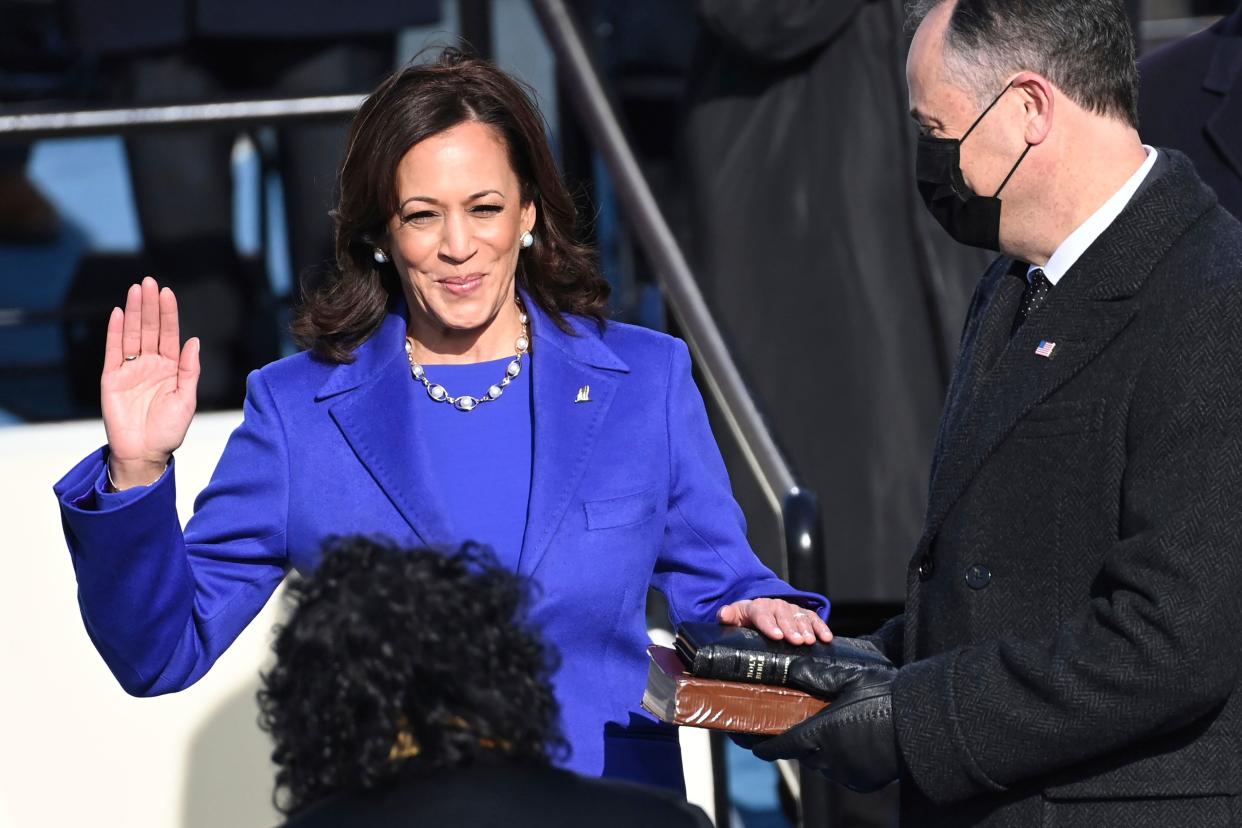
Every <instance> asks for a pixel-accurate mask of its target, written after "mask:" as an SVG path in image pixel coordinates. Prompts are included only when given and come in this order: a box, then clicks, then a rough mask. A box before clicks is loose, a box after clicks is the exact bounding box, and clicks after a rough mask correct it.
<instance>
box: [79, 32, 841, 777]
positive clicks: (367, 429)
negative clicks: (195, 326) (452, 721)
mask: <svg viewBox="0 0 1242 828" xmlns="http://www.w3.org/2000/svg"><path fill="white" fill-rule="evenodd" d="M340 189H341V195H340V202H339V204H338V206H337V208H336V209H335V210H334V211H333V217H334V219H335V221H336V256H337V267H336V271H335V273H334V275H333V276H332V277H331V278H329V279H328V280H327V281H326V282H324V283H323V284H321V285H320V286H319V287H318V288H317V289H316V290H314V291H313V292H311V293H310V295H309V296H308V298H307V300H306V303H305V305H304V306H303V308H302V309H301V312H300V314H299V316H298V317H297V319H296V321H295V325H294V331H295V333H296V334H297V335H298V336H299V337H300V339H301V341H302V343H303V344H304V345H305V346H306V349H307V350H305V351H303V352H302V353H299V354H296V355H294V356H292V357H289V358H286V359H282V360H280V361H278V362H275V363H272V364H271V365H268V366H266V367H264V368H262V369H261V370H259V371H256V372H254V373H252V374H251V375H250V377H249V381H248V386H249V390H248V392H247V399H246V404H245V420H244V422H243V423H242V425H241V426H240V427H239V428H238V430H237V431H236V432H235V433H234V434H233V436H232V438H231V439H230V441H229V443H228V445H227V447H226V448H225V451H224V456H223V457H222V458H221V460H220V463H219V466H218V467H217V468H216V471H215V474H214V476H213V478H212V481H211V483H210V485H209V486H208V487H207V489H206V490H205V491H204V492H203V493H202V494H201V495H200V496H199V498H198V501H197V503H196V511H195V514H194V517H193V518H192V519H191V520H190V521H189V523H188V524H187V525H186V527H185V529H184V531H183V530H182V527H181V524H180V521H179V520H178V517H177V512H176V508H175V501H174V463H173V459H172V456H173V452H174V450H176V449H177V447H179V446H180V445H181V443H182V441H183V439H184V438H185V434H186V430H187V429H188V428H189V424H190V421H191V418H192V416H193V414H194V407H195V383H196V382H197V378H198V376H199V359H198V353H199V352H198V341H197V340H196V339H190V340H188V341H187V342H186V343H185V344H184V346H183V345H182V343H181V341H180V337H179V327H178V321H177V320H178V314H177V300H176V297H174V295H173V293H172V291H170V290H168V289H167V288H164V289H163V290H161V289H160V287H159V285H158V284H157V283H156V281H155V280H154V279H150V278H148V279H144V280H143V282H142V283H141V284H140V285H134V286H133V287H131V288H130V291H129V295H128V296H127V297H126V303H125V308H124V310H122V309H121V308H116V309H115V310H114V311H113V315H112V319H111V321H110V323H109V328H108V337H107V358H106V361H105V365H104V369H103V378H102V401H103V412H104V427H105V429H106V431H107V435H108V444H107V445H106V446H105V447H103V448H101V449H100V450H98V451H96V452H94V453H93V454H91V455H90V456H89V457H87V458H86V459H85V460H83V461H82V462H81V463H80V464H78V466H77V467H76V468H74V469H73V470H72V471H71V472H69V474H68V475H66V476H65V477H64V478H63V479H62V480H61V481H60V482H59V483H58V484H57V485H56V492H57V495H58V496H59V498H60V504H61V514H62V516H63V521H64V527H65V534H66V538H67V540H68V544H69V548H70V553H71V555H72V556H73V560H74V566H75V571H76V573H77V578H78V586H79V598H80V606H81V610H82V616H83V619H84V621H85V623H86V626H87V628H88V630H89V632H90V635H91V638H92V640H93V641H94V642H95V644H96V646H97V648H98V649H99V652H100V653H101V655H102V656H103V658H104V660H105V661H106V662H107V663H108V665H109V667H110V668H111V669H112V672H113V673H114V675H115V676H116V677H117V679H118V680H119V681H120V683H121V685H122V686H123V687H124V688H125V689H126V690H127V691H129V692H130V693H133V694H136V695H143V696H150V695H157V694H160V693H167V692H173V691H177V690H180V689H182V688H184V687H187V686H189V685H190V684H192V683H193V682H195V681H196V680H197V679H198V678H199V677H201V676H202V675H203V674H204V673H205V672H206V671H207V670H208V669H209V668H210V667H211V665H212V663H213V662H214V661H215V660H216V658H217V657H218V656H219V655H220V653H221V652H222V651H223V650H224V649H225V648H226V647H228V646H229V644H230V643H231V642H232V641H233V640H234V638H236V636H237V635H238V633H239V632H241V630H242V629H243V628H244V627H245V626H246V624H247V623H249V621H250V620H251V619H252V618H253V617H254V616H255V614H256V613H257V612H258V610H259V609H260V608H261V607H262V606H263V604H264V602H266V601H267V599H268V597H269V596H270V595H271V594H272V591H273V590H274V589H275V588H276V586H277V585H278V584H279V583H280V581H281V580H282V579H283V578H284V576H285V574H286V573H287V572H288V570H289V569H290V568H292V569H296V570H298V571H300V572H308V571H310V570H311V569H313V567H314V564H315V560H316V555H317V550H318V548H319V545H320V542H321V541H322V539H323V538H325V537H327V536H329V535H339V534H348V533H364V534H382V535H385V536H387V537H391V538H394V539H396V540H397V541H399V542H402V543H405V542H406V541H407V540H408V541H409V543H410V545H418V546H424V547H431V548H435V549H454V548H456V547H457V546H459V545H460V544H461V542H463V541H466V540H473V541H478V542H481V543H483V544H486V545H487V546H489V547H491V548H492V549H494V550H495V551H496V554H497V555H498V556H499V560H500V562H501V564H502V565H503V566H505V567H506V568H508V569H510V570H513V571H516V572H518V573H520V574H523V575H527V576H530V577H531V578H533V579H534V580H535V581H537V582H538V583H539V584H540V586H541V593H540V594H541V597H540V598H539V600H538V601H536V603H535V605H534V607H533V609H532V620H533V621H534V622H535V623H536V624H537V625H538V627H539V628H540V629H541V630H542V632H543V634H544V635H545V636H546V637H547V639H548V640H549V641H550V642H551V643H552V644H554V645H555V646H557V648H558V649H559V650H560V652H561V655H562V666H561V668H560V670H559V671H558V672H557V674H556V676H555V680H554V686H555V688H556V692H557V696H558V700H559V702H560V707H561V714H562V723H563V727H564V732H565V734H566V738H567V740H568V742H569V744H570V746H571V748H572V751H571V753H570V754H569V755H568V756H567V757H566V758H565V759H564V760H563V763H564V764H565V765H566V766H567V767H569V768H571V769H573V770H576V771H578V772H581V773H584V774H587V775H593V776H599V775H605V776H616V777H624V778H630V779H634V780H637V781H645V782H649V783H652V784H658V785H664V786H668V787H673V788H681V787H682V785H683V783H682V774H681V765H680V762H681V760H680V752H679V750H678V746H677V741H676V733H675V731H673V730H672V729H671V728H668V727H666V726H664V725H661V724H659V723H657V722H655V721H654V720H653V719H652V718H651V717H650V716H648V715H647V714H645V713H644V712H643V711H642V710H641V709H640V706H639V705H640V701H641V699H642V694H643V688H644V687H645V684H646V673H647V657H646V653H645V649H646V646H647V644H648V643H649V641H648V636H647V629H646V619H645V609H646V599H647V592H648V588H649V587H655V588H656V589H658V590H660V591H662V592H663V593H664V594H665V595H666V596H667V598H668V602H669V606H670V608H671V615H672V619H673V620H674V622H682V621H713V620H717V619H718V620H720V621H723V622H725V623H731V624H746V625H752V626H755V627H757V628H758V629H760V630H762V631H763V632H764V633H766V634H767V635H770V636H772V637H774V638H785V639H786V640H788V641H791V642H794V643H810V642H812V641H814V640H815V639H816V638H822V639H823V640H828V639H829V638H830V637H831V633H830V632H829V630H828V627H827V625H826V624H825V619H826V617H827V612H828V603H827V601H826V600H825V599H824V598H823V597H822V596H818V595H814V594H811V593H806V592H800V591H798V590H795V589H794V588H792V587H791V586H789V585H788V584H787V583H785V582H784V581H782V580H781V579H779V578H777V577H776V575H774V574H773V573H772V572H771V571H770V570H769V569H768V568H767V567H765V566H763V565H762V564H761V563H760V562H759V560H758V559H757V558H756V557H755V555H754V552H753V551H752V550H751V548H750V546H749V544H748V543H747V540H746V531H745V522H744V520H743V518H742V514H741V511H740V509H739V508H738V506H737V504H736V502H735V501H734V500H733V496H732V492H731V488H730V485H729V479H728V475H727V474H726V472H725V467H724V464H723V462H722V461H721V458H720V451H719V449H718V448H717V446H716V443H715V441H714V440H713V438H712V433H711V429H710V427H709V425H708V421H707V416H706V413H705V410H704V406H703V400H702V397H701V396H700V395H699V392H698V390H697V389H696V388H695V385H694V381H693V379H692V378H691V372H690V358H689V353H688V351H687V349H686V346H685V345H684V344H683V343H682V342H680V341H679V340H676V339H674V338H672V337H669V336H666V335H664V334H660V333H656V332H653V331H649V330H644V329H641V328H635V327H632V326H629V325H623V324H619V323H615V322H611V321H608V320H606V319H605V308H606V302H607V298H608V285H607V283H606V282H605V281H604V280H603V278H602V277H601V276H600V275H599V273H598V271H597V270H596V265H595V261H594V257H593V255H592V253H591V251H590V250H589V249H588V248H586V247H584V246H583V245H581V244H580V243H578V242H577V241H576V240H575V239H574V226H575V221H576V215H575V209H574V202H573V199H572V198H571V197H570V195H569V192H568V191H567V189H566V187H565V184H564V182H563V181H562V180H561V178H560V175H559V173H558V172H557V168H556V162H555V160H554V158H553V156H552V151H551V149H550V148H549V146H548V141H547V138H546V135H545V132H544V121H543V119H542V117H541V116H540V114H539V112H538V110H537V108H536V107H535V105H534V103H533V101H532V99H531V97H530V96H529V93H528V92H527V91H525V90H524V89H523V87H522V86H521V85H520V84H519V83H518V82H517V81H515V80H514V79H513V78H511V77H509V76H508V75H506V74H505V73H504V72H502V71H500V70H499V69H497V68H495V67H494V66H492V65H491V64H490V63H487V62H486V61H483V60H479V59H475V58H471V57H466V56H464V55H462V54H460V53H458V52H454V51H449V52H446V53H445V54H443V55H442V56H441V57H440V59H438V60H436V61H434V62H431V63H425V64H412V65H409V66H407V67H405V68H403V69H401V70H399V71H397V72H396V73H394V74H393V75H392V76H391V77H389V78H388V79H387V80H385V81H384V82H383V83H382V84H381V85H380V86H379V88H378V89H376V90H375V92H374V93H373V94H372V95H371V96H370V97H369V98H367V100H366V101H365V102H364V103H363V104H362V106H361V108H360V109H359V111H358V114H357V116H356V117H355V118H354V122H353V126H352V129H351V132H350V137H349V141H348V147H347V152H346V157H345V159H344V162H343V164H342V167H341V175H340Z"/></svg>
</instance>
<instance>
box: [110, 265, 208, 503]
mask: <svg viewBox="0 0 1242 828" xmlns="http://www.w3.org/2000/svg"><path fill="white" fill-rule="evenodd" d="M198 354H199V342H198V339H197V338H195V339H191V340H189V341H188V342H186V343H185V347H184V348H183V347H182V346H181V330H180V325H179V322H178V317H177V298H176V296H174V295H173V292H172V290H170V289H169V288H164V289H163V290H161V289H160V287H159V285H158V284H157V283H156V281H155V280H154V279H152V278H151V277H149V276H148V277H147V278H145V279H143V280H142V284H141V285H132V286H131V287H130V289H129V293H128V294H127V295H126V297H125V309H124V310H122V309H121V308H113V310H112V316H111V317H110V318H109V319H108V338H107V344H106V346H105V348H104V367H103V376H102V378H101V380H100V401H101V403H102V407H103V418H104V429H105V430H106V431H107V433H108V447H109V450H110V452H111V454H110V458H109V465H110V472H111V474H112V479H113V481H115V483H116V485H117V486H118V487H119V488H128V487H129V486H134V485H143V484H147V483H151V482H152V481H153V480H154V479H155V478H157V477H159V475H160V473H161V472H162V471H163V469H164V467H165V466H166V465H167V463H168V458H169V457H170V456H171V455H172V453H173V452H174V451H176V449H177V448H178V447H180V445H181V443H182V441H183V440H184V439H185V434H186V431H187V430H189V427H190V420H191V419H193V417H194V409H195V406H196V402H197V396H196V390H197V386H198V377H199V358H198Z"/></svg>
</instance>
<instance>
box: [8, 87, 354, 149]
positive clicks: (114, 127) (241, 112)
mask: <svg viewBox="0 0 1242 828" xmlns="http://www.w3.org/2000/svg"><path fill="white" fill-rule="evenodd" d="M365 99H366V95H322V96H317V97H309V98H286V99H280V100H260V101H224V102H218V103H201V104H176V105H172V106H141V107H128V108H124V109H85V110H74V111H68V112H22V113H9V114H0V137H21V138H22V139H25V140H33V139H35V138H49V137H56V138H63V137H66V136H73V135H107V134H112V133H116V132H128V131H131V130H135V129H141V130H148V129H157V128H181V127H194V126H225V125H228V126H234V125H238V124H257V123H270V122H272V121H309V120H319V119H325V118H341V117H345V116H350V115H353V114H354V112H355V111H357V109H358V107H359V106H361V105H362V102H363V101H364V100H365Z"/></svg>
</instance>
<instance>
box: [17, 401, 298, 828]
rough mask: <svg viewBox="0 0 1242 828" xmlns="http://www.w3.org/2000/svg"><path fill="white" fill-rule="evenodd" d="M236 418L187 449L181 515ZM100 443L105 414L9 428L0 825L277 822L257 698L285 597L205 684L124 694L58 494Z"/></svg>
mask: <svg viewBox="0 0 1242 828" xmlns="http://www.w3.org/2000/svg"><path fill="white" fill-rule="evenodd" d="M240 420H241V414H240V412H229V413H224V414H205V415H200V416H198V417H196V418H195V420H194V425H193V426H192V427H191V429H190V434H189V437H188V439H187V440H186V444H185V446H183V447H182V449H181V450H180V451H178V452H177V484H178V485H177V489H178V498H177V499H178V507H179V509H180V514H181V517H182V521H183V522H184V521H185V519H186V518H188V517H189V515H190V513H191V509H192V501H193V499H194V496H195V495H196V494H197V493H198V492H199V490H200V489H202V487H203V486H205V485H206V484H207V479H208V478H209V477H210V475H211V470H212V469H213V468H214V467H215V464H216V461H217V460H218V459H219V456H220V452H221V450H222V449H223V447H224V441H225V439H226V438H227V437H228V434H229V432H230V431H232V429H233V427H234V426H235V425H236V424H237V423H238V422H240ZM103 439H104V432H103V426H102V424H100V423H99V422H98V421H89V422H77V423H65V424H55V425H39V426H15V427H8V428H0V458H2V460H0V468H2V469H3V471H0V504H3V505H2V506H0V508H2V509H3V510H4V515H5V519H4V524H5V532H4V539H3V541H2V542H0V543H2V544H3V549H4V554H3V559H2V560H3V564H2V567H3V570H2V574H0V676H2V677H3V678H2V679H0V744H2V745H3V747H0V828H31V826H45V825H46V826H52V825H126V826H133V827H134V828H144V826H150V828H176V827H177V826H181V828H208V827H209V826H210V828H218V826H221V825H229V826H239V828H246V826H270V825H274V824H276V823H277V822H279V815H278V814H277V813H276V811H275V809H273V808H272V806H271V791H272V780H273V774H274V770H273V768H272V766H271V764H270V763H269V761H268V755H269V754H270V753H271V745H270V742H269V741H268V738H267V736H266V735H265V734H263V733H262V732H260V731H259V729H258V728H257V727H256V726H255V719H256V717H257V715H258V707H257V706H256V704H255V700H254V694H255V691H256V690H257V689H258V669H259V667H260V666H263V665H265V664H266V663H267V653H268V647H269V646H270V632H271V628H272V624H273V623H275V621H276V615H277V610H278V609H279V604H280V602H279V600H273V601H270V602H269V603H268V606H267V607H266V608H265V609H264V610H263V612H262V613H261V614H260V615H259V617H258V618H257V619H256V620H255V623H252V624H251V625H250V626H249V627H248V628H247V629H246V631H245V632H244V633H242V635H241V637H240V638H239V639H238V640H237V641H236V642H235V643H234V644H233V646H232V647H230V648H229V650H228V651H227V652H226V653H225V654H224V655H223V656H222V657H221V658H220V660H219V662H217V664H216V665H215V667H214V668H212V669H211V671H209V672H208V673H207V675H206V676H205V677H204V678H203V679H202V680H201V681H199V682H198V684H196V685H195V686H193V687H191V688H190V689H188V690H186V691H184V692H181V693H176V694H173V695H170V696H161V697H159V698H154V699H136V698H132V697H130V696H127V695H126V694H125V693H124V691H122V690H121V688H120V686H119V685H118V684H117V683H116V680H115V679H113V678H112V674H111V673H109V672H108V669H107V667H106V666H105V665H104V663H103V660H102V659H101V658H100V657H99V655H98V653H96V652H95V648H94V646H93V645H92V644H91V642H90V639H88V638H87V636H86V631H85V630H84V629H83V627H82V621H81V617H80V616H79V614H78V607H77V598H76V584H75V581H74V577H73V568H72V566H71V564H70V562H69V553H68V551H67V550H66V549H65V545H64V541H63V539H62V536H61V530H60V514H59V511H58V510H57V507H56V499H55V497H54V495H53V494H52V484H53V483H54V482H56V480H57V479H59V478H60V476H61V475H62V474H64V473H65V472H66V471H68V470H69V469H70V468H71V467H72V466H73V464H74V463H76V462H77V461H78V460H80V459H81V458H82V457H84V456H85V455H86V454H87V453H89V452H90V451H92V450H94V449H95V448H96V447H98V446H99V445H100V444H101V443H102V442H103ZM278 594H279V593H278Z"/></svg>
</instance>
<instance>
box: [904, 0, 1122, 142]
mask: <svg viewBox="0 0 1242 828" xmlns="http://www.w3.org/2000/svg"><path fill="white" fill-rule="evenodd" d="M943 3H954V4H955V5H954V8H953V11H952V12H951V14H950V18H949V28H948V32H947V33H946V35H945V54H944V60H945V64H946V66H947V67H948V68H949V70H950V71H951V72H953V73H955V74H957V75H959V76H960V77H961V80H962V83H961V85H962V86H963V88H965V89H967V90H968V91H970V92H972V93H974V95H975V98H976V99H977V100H978V101H979V102H980V106H983V105H985V104H986V103H987V102H988V101H990V100H991V99H992V98H993V97H995V96H996V95H997V94H998V93H999V92H1000V91H1001V89H1002V88H1003V87H1004V84H1005V83H1006V81H1007V80H1008V78H1009V77H1010V76H1012V75H1013V74H1015V73H1017V72H1021V71H1031V72H1036V73H1038V74H1040V75H1043V76H1044V77H1045V78H1047V79H1048V80H1049V81H1051V82H1052V83H1053V84H1054V85H1056V87H1057V88H1059V89H1060V90H1061V91H1062V92H1064V93H1065V94H1066V95H1067V96H1068V97H1069V98H1070V99H1071V100H1073V101H1074V102H1075V103H1077V104H1078V105H1079V106H1081V107H1083V108H1084V109H1087V110H1088V111H1091V112H1096V113H1099V114H1101V115H1109V116H1112V117H1114V118H1117V119H1118V120H1121V121H1125V122H1126V123H1128V124H1130V125H1131V126H1133V127H1137V126H1138V66H1137V65H1136V63H1135V53H1134V32H1133V30H1131V28H1130V21H1129V18H1128V17H1127V16H1126V10H1125V5H1124V3H1123V0H911V2H910V3H909V4H908V6H907V13H908V17H907V25H908V26H909V27H910V30H911V31H913V30H914V29H916V28H917V27H918V26H919V24H921V23H922V22H923V19H924V18H925V17H927V15H928V14H929V13H930V12H931V11H932V10H933V9H935V8H936V7H937V6H940V5H941V4H943Z"/></svg>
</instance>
